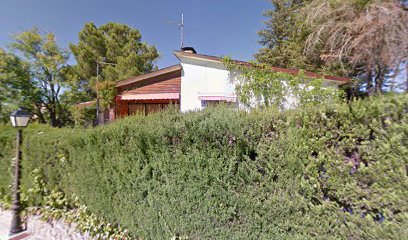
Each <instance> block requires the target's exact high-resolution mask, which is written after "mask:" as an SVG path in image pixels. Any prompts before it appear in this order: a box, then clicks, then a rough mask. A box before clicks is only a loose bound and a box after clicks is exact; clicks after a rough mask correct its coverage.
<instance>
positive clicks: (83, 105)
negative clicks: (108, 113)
mask: <svg viewBox="0 0 408 240" xmlns="http://www.w3.org/2000/svg"><path fill="white" fill-rule="evenodd" d="M95 104H96V100H92V101H88V102H80V103H77V104H75V106H78V107H79V106H80V107H93V106H94V105H95Z"/></svg>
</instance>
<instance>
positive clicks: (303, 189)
mask: <svg viewBox="0 0 408 240" xmlns="http://www.w3.org/2000/svg"><path fill="white" fill-rule="evenodd" d="M14 135H15V130H14V129H11V127H4V126H3V127H1V130H0V145H1V148H0V172H1V174H0V192H1V198H2V199H3V202H7V201H9V200H10V192H11V186H10V185H11V182H12V181H11V172H12V171H11V169H10V168H11V162H12V157H13V143H14ZM24 136H25V138H24V146H23V162H22V166H23V170H22V171H23V172H22V176H23V179H22V192H23V197H22V198H23V200H24V203H25V205H26V206H53V207H58V206H59V207H60V208H70V207H72V206H76V205H75V204H73V203H71V201H73V200H72V199H74V198H71V197H70V196H73V195H74V196H76V197H77V199H76V201H78V202H79V203H80V204H84V205H86V206H87V211H90V212H92V213H93V214H95V215H96V216H98V217H101V218H103V219H105V220H106V221H108V222H111V223H117V224H119V225H120V226H121V227H123V228H126V229H128V230H129V234H130V236H132V237H133V238H143V239H170V238H171V237H174V236H179V237H180V238H188V239H401V238H405V237H406V236H408V215H407V213H408V202H407V201H408V199H407V196H408V176H407V175H408V96H407V95H397V96H382V97H377V98H369V99H366V100H358V101H354V102H351V103H332V104H330V103H328V104H321V105H319V106H318V107H316V106H305V107H303V108H302V109H297V110H287V111H284V112H281V111H279V110H278V109H274V108H271V107H269V108H264V109H263V110H253V111H251V112H246V111H239V110H234V109H229V108H222V107H221V108H215V109H206V110H204V111H201V112H191V113H186V114H180V113H176V112H171V111H169V112H166V113H160V114H155V115H151V116H147V117H144V116H134V117H128V118H126V119H123V120H118V121H116V122H114V123H112V124H109V125H106V126H102V127H97V128H94V129H80V128H76V129H55V128H51V127H47V126H43V125H37V124H34V125H32V126H30V127H29V128H27V129H26V130H25V135H24ZM39 185H40V186H39ZM56 192H58V193H61V194H62V196H60V197H58V196H59V195H58V194H57V197H55V199H54V201H59V203H60V204H59V205H58V204H57V205H55V204H54V205H50V204H49V201H50V197H49V196H50V195H51V196H52V195H53V194H54V195H56ZM64 196H66V197H64ZM62 199H67V200H66V201H67V202H64V201H65V200H62ZM77 205H78V204H77ZM404 236H405V237H404Z"/></svg>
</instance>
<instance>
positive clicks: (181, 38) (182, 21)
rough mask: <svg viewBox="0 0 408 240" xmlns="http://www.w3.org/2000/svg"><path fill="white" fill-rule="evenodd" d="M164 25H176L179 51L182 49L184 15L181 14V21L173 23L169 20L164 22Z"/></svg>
mask: <svg viewBox="0 0 408 240" xmlns="http://www.w3.org/2000/svg"><path fill="white" fill-rule="evenodd" d="M164 21H165V22H166V23H169V24H172V25H176V26H177V28H178V29H179V30H180V49H182V48H183V47H184V14H183V13H181V21H180V22H175V21H172V20H169V19H166V20H164Z"/></svg>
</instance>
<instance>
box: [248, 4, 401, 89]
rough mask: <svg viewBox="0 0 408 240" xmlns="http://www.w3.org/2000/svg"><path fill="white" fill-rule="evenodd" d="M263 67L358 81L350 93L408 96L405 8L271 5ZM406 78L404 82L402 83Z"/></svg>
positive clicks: (261, 52) (264, 33)
mask: <svg viewBox="0 0 408 240" xmlns="http://www.w3.org/2000/svg"><path fill="white" fill-rule="evenodd" d="M271 3H272V4H273V8H272V10H269V11H266V12H265V13H264V15H265V16H266V17H267V20H266V21H265V28H264V29H262V30H261V31H260V32H259V36H260V43H261V44H262V45H263V47H262V48H261V49H260V50H259V51H258V53H257V54H256V55H255V56H256V59H257V60H258V61H259V62H261V63H267V64H271V65H273V66H279V67H286V68H299V69H304V70H312V71H317V72H322V73H326V74H333V75H348V76H350V77H354V78H356V79H358V81H356V82H355V84H354V85H353V86H352V89H354V90H355V91H354V92H358V91H363V92H365V93H367V94H369V95H372V94H374V93H377V94H378V93H382V92H387V91H399V92H401V91H404V90H405V91H408V87H407V86H408V85H407V84H408V78H407V76H408V75H407V74H402V73H403V72H405V73H406V72H407V71H408V64H407V61H408V51H407V50H408V40H407V39H408V11H407V10H408V5H407V1H401V0H332V1H326V0H271ZM404 78H405V79H404Z"/></svg>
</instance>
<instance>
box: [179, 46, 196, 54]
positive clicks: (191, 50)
mask: <svg viewBox="0 0 408 240" xmlns="http://www.w3.org/2000/svg"><path fill="white" fill-rule="evenodd" d="M181 51H182V52H186V53H194V54H196V53H197V52H196V50H195V49H194V48H193V47H183V48H181Z"/></svg>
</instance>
